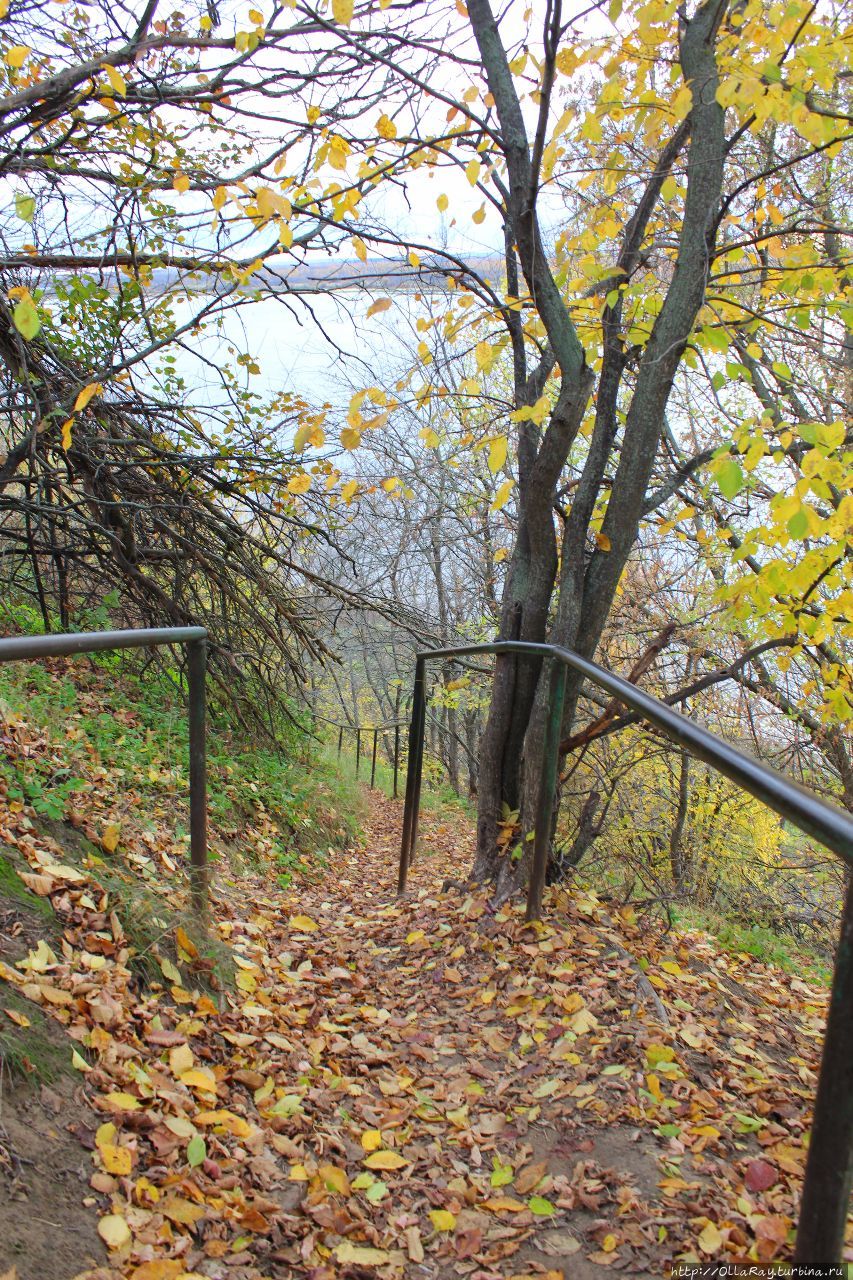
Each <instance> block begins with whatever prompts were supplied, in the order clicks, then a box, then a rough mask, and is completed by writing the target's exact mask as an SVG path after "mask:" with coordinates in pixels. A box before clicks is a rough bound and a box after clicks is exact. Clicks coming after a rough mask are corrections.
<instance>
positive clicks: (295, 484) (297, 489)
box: [287, 471, 311, 493]
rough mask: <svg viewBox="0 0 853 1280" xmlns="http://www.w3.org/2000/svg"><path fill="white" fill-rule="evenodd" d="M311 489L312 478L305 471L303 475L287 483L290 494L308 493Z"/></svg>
mask: <svg viewBox="0 0 853 1280" xmlns="http://www.w3.org/2000/svg"><path fill="white" fill-rule="evenodd" d="M310 488H311V477H310V476H309V475H306V474H305V472H304V471H303V472H302V474H301V475H299V476H294V477H293V479H292V480H288V482H287V492H288V493H307V492H308V490H309V489H310Z"/></svg>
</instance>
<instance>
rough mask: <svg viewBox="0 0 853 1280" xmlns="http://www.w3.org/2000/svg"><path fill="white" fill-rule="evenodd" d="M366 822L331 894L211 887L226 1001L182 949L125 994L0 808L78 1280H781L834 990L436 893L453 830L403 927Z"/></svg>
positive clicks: (120, 950)
mask: <svg viewBox="0 0 853 1280" xmlns="http://www.w3.org/2000/svg"><path fill="white" fill-rule="evenodd" d="M370 803H371V817H370V823H369V827H368V838H367V840H366V842H365V843H366V847H365V848H352V849H349V850H347V851H345V852H344V853H342V854H340V855H338V860H337V863H336V865H335V866H334V867H333V868H332V869H331V870H330V872H329V875H328V878H327V879H325V880H323V881H320V882H316V881H309V880H305V881H301V880H300V881H297V882H295V883H294V884H292V885H291V886H290V887H289V888H288V889H286V890H280V889H278V888H276V887H274V885H273V884H272V882H271V881H270V880H268V879H264V878H262V877H261V876H254V877H251V876H250V877H247V878H243V879H241V880H239V881H229V879H228V876H227V874H223V875H222V876H221V877H220V880H221V883H220V885H219V887H218V889H217V893H216V894H215V896H214V909H213V916H212V920H211V929H212V931H213V932H214V933H215V934H216V935H217V936H218V938H219V939H221V941H222V943H223V944H225V945H227V946H228V947H229V948H230V949H231V953H232V955H233V959H234V963H235V974H236V978H235V983H234V986H233V988H231V989H227V990H224V991H220V992H217V991H215V990H213V989H211V985H210V982H209V981H208V979H209V974H208V973H206V972H205V971H204V967H203V965H200V964H199V959H198V951H197V949H196V948H195V946H194V944H193V943H192V941H191V939H190V938H189V937H188V936H187V934H186V932H185V931H184V930H182V929H180V928H179V929H178V930H177V936H176V937H175V939H174V945H175V954H176V957H177V960H178V963H173V962H172V961H171V960H169V959H168V958H167V956H166V955H165V953H164V955H163V956H162V957H161V960H160V967H161V970H162V982H161V983H159V984H157V983H155V984H154V985H153V986H152V987H151V988H149V989H146V990H143V989H140V984H139V982H138V981H137V980H136V978H135V976H134V973H133V971H132V968H131V958H132V956H131V949H130V947H129V944H128V941H127V939H126V937H125V936H124V934H123V931H122V928H121V925H120V923H119V920H118V918H117V916H116V914H115V912H114V911H112V910H111V907H110V902H109V897H108V894H107V893H105V892H104V891H103V890H102V888H101V887H100V886H99V884H98V879H97V871H98V868H97V865H94V866H92V867H91V868H89V869H84V870H82V871H81V870H79V869H77V868H74V867H68V866H66V865H65V864H64V863H63V862H62V856H61V850H60V849H59V848H58V846H57V845H56V844H55V842H53V841H52V840H51V839H50V838H47V837H40V836H39V835H38V834H37V833H36V832H34V830H33V828H32V825H31V824H30V823H29V822H27V820H26V819H25V818H23V817H22V815H21V814H20V813H19V812H11V811H7V810H0V838H2V839H3V840H5V841H6V842H7V843H8V844H10V845H14V846H15V847H17V849H18V850H19V851H20V853H21V854H22V855H23V856H24V858H25V859H26V861H27V862H28V864H29V866H30V868H31V875H30V876H29V877H28V878H29V881H30V884H31V887H32V888H33V891H34V892H36V893H38V894H40V895H41V896H44V897H47V898H49V899H50V901H51V903H52V906H53V907H54V909H55V911H56V912H57V915H58V917H59V920H60V922H61V925H62V929H63V933H62V940H61V945H59V946H58V945H56V943H54V945H53V946H48V944H47V943H46V942H40V943H39V944H38V946H37V947H35V948H33V949H31V950H30V952H29V954H28V955H27V957H25V958H24V959H23V960H21V961H19V962H18V963H17V964H16V965H7V964H2V965H0V979H2V980H3V981H4V982H5V983H7V984H9V985H10V986H13V987H15V988H16V990H17V991H18V993H19V994H22V995H24V996H26V997H28V998H29V999H31V1000H34V1001H36V1002H38V1003H39V1004H41V1005H42V1006H44V1008H45V1009H46V1010H47V1011H49V1012H50V1014H51V1015H52V1016H53V1017H54V1018H56V1019H57V1020H58V1021H59V1022H61V1023H62V1024H63V1025H64V1026H65V1028H66V1030H67V1031H68V1033H69V1035H70V1036H71V1037H72V1038H73V1039H74V1040H75V1042H77V1043H78V1044H79V1046H80V1049H79V1052H76V1053H75V1056H74V1064H75V1066H76V1068H77V1069H78V1070H79V1071H80V1075H81V1080H83V1081H84V1082H85V1086H86V1090H87V1093H88V1095H89V1098H90V1102H91V1106H92V1109H93V1113H94V1118H93V1120H92V1126H91V1133H90V1135H89V1136H90V1139H91V1141H90V1142H89V1143H88V1144H87V1145H89V1146H90V1147H91V1151H92V1155H91V1159H92V1168H91V1177H90V1187H91V1192H92V1195H93V1196H94V1197H96V1200H97V1204H98V1206H99V1215H100V1217H99V1227H98V1230H99V1234H100V1237H101V1239H102V1240H103V1242H104V1246H105V1251H106V1258H107V1261H106V1263H105V1265H104V1266H102V1267H99V1268H98V1269H97V1270H96V1271H89V1272H84V1273H81V1276H85V1277H86V1278H87V1280H113V1278H115V1280H118V1277H130V1278H131V1280H179V1278H181V1280H190V1278H193V1280H195V1278H196V1277H208V1278H209V1280H218V1278H219V1277H222V1278H223V1280H224V1278H225V1277H231V1278H233V1280H260V1278H262V1277H268V1278H271V1277H290V1276H292V1277H307V1278H310V1280H332V1277H341V1276H343V1277H365V1276H377V1277H380V1278H383V1280H384V1278H387V1280H394V1278H395V1277H402V1276H412V1277H415V1276H420V1277H423V1276H435V1277H455V1276H460V1277H470V1278H471V1280H510V1278H512V1280H528V1278H532V1277H545V1278H546V1280H564V1278H565V1280H568V1276H569V1274H571V1276H572V1277H580V1278H581V1280H583V1277H585V1276H593V1275H598V1274H600V1273H601V1272H602V1269H606V1270H609V1271H612V1272H614V1273H618V1272H621V1273H624V1274H627V1275H629V1276H632V1277H635V1276H636V1277H639V1276H644V1275H648V1276H659V1275H661V1274H664V1272H665V1271H666V1269H667V1268H668V1266H669V1265H670V1264H671V1263H672V1262H673V1261H674V1260H676V1259H678V1260H684V1261H708V1260H710V1259H713V1260H715V1261H722V1260H724V1259H726V1258H743V1257H746V1256H749V1257H751V1258H753V1259H754V1260H756V1261H758V1262H768V1261H771V1260H778V1259H782V1258H786V1257H789V1256H790V1251H791V1243H792V1239H793V1226H794V1221H795V1212H796V1201H797V1195H798V1187H799V1183H800V1180H801V1177H802V1171H803V1164H804V1154H805V1150H804V1147H805V1141H806V1139H807V1128H808V1123H809V1110H810V1105H811V1101H812V1099H813V1096H814V1089H815V1083H816V1069H817V1061H818V1053H819V1047H820V1038H821V1034H822V1027H823V1019H824V1016H825V1007H826V993H825V991H823V990H822V989H820V988H818V987H812V986H810V985H809V984H807V983H805V982H803V981H801V980H799V979H798V978H794V977H791V976H790V975H787V974H784V973H782V972H781V971H778V970H776V969H774V968H772V967H770V966H766V965H763V964H760V963H758V962H756V961H755V960H753V959H752V958H751V957H746V956H744V957H731V956H724V955H722V954H720V953H719V951H718V950H717V949H716V948H715V947H714V945H713V942H712V940H711V939H709V938H707V937H706V936H705V935H702V934H699V933H691V934H689V935H681V936H678V935H671V934H670V935H666V934H664V933H662V932H661V931H660V930H659V928H658V927H657V926H654V925H652V924H650V923H648V922H643V921H638V920H636V919H635V918H634V916H633V913H632V912H631V911H624V912H621V913H620V912H618V910H614V908H613V905H612V904H609V903H603V902H601V901H599V900H598V899H597V898H596V897H595V896H594V895H590V894H582V893H568V892H565V891H554V892H553V893H552V897H551V899H550V901H549V903H548V907H547V918H546V923H545V924H544V925H542V926H525V925H524V923H523V919H522V915H521V912H520V910H519V907H518V906H517V905H510V906H507V907H505V908H504V909H502V910H500V911H498V912H497V913H495V912H493V911H492V910H491V908H490V906H489V904H488V902H487V900H486V897H485V895H484V894H483V893H482V892H481V891H471V892H468V891H467V890H464V889H463V890H461V891H460V890H459V889H458V888H457V887H453V888H452V889H450V890H448V891H443V890H442V889H441V887H440V886H441V885H442V884H443V883H445V882H446V881H447V879H448V877H455V879H456V880H458V879H459V878H460V876H462V875H464V872H465V870H466V865H467V861H468V858H469V856H470V838H471V837H470V830H469V828H468V825H467V823H466V822H465V821H464V820H463V819H462V818H461V817H459V816H451V817H449V818H448V817H447V815H444V817H443V818H438V817H435V816H430V815H426V816H425V817H424V821H423V824H422V829H423V835H422V848H423V854H422V855H420V856H419V858H418V861H417V863H416V865H415V867H414V868H413V873H412V879H411V889H410V892H409V894H408V895H407V896H406V897H405V898H403V899H402V900H399V901H398V900H396V899H395V896H394V885H395V877H396V870H395V860H396V850H397V839H398V829H399V820H400V810H399V806H398V805H396V804H393V803H392V802H390V801H387V800H386V799H385V798H384V797H382V796H380V795H378V794H376V793H372V794H371V800H370ZM122 839H123V842H124V841H125V839H126V840H127V842H129V843H130V844H132V839H133V837H132V835H131V834H130V833H128V834H127V836H126V837H125V835H124V834H123V837H122ZM641 958H642V961H643V963H642V967H641V966H640V963H639V961H640V959H641ZM194 966H195V968H194ZM649 984H651V986H652V987H653V989H654V991H655V993H656V995H657V998H658V999H657V1001H656V1002H651V1001H649V1000H648V999H647V998H646V994H645V993H646V991H647V989H648V986H649ZM0 990H2V989H0ZM0 1003H2V1002H0ZM656 1005H657V1006H658V1007H656ZM660 1008H662V1009H663V1010H664V1011H665V1014H666V1019H667V1023H668V1025H666V1024H664V1023H663V1022H662V1021H661V1019H660V1014H659V1009H660ZM10 1274H11V1273H10Z"/></svg>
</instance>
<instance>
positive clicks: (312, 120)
mask: <svg viewBox="0 0 853 1280" xmlns="http://www.w3.org/2000/svg"><path fill="white" fill-rule="evenodd" d="M305 114H306V116H307V117H308V123H309V124H316V123H317V121H318V120H319V119H320V108H319V107H309V108H308V110H307V111H306V112H305Z"/></svg>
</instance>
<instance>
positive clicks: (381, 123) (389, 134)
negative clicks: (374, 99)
mask: <svg viewBox="0 0 853 1280" xmlns="http://www.w3.org/2000/svg"><path fill="white" fill-rule="evenodd" d="M376 132H377V133H378V134H379V136H380V138H384V139H385V141H386V142H393V141H394V139H395V138H396V136H397V126H396V125H395V123H394V121H393V120H392V119H391V117H390V116H386V115H384V114H383V115H381V116H380V117H379V120H378V122H377V125H376Z"/></svg>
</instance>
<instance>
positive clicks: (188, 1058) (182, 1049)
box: [169, 1044, 195, 1076]
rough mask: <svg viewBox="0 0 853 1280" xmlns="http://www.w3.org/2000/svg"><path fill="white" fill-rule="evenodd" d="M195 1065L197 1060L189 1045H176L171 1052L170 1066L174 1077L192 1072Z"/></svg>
mask: <svg viewBox="0 0 853 1280" xmlns="http://www.w3.org/2000/svg"><path fill="white" fill-rule="evenodd" d="M194 1065H195V1058H194V1056H193V1051H192V1049H191V1048H190V1047H189V1045H188V1044H176V1045H175V1047H174V1049H170V1050H169V1066H170V1068H171V1071H172V1075H173V1076H180V1075H181V1074H182V1073H183V1072H184V1071H190V1070H191V1069H192V1067H193V1066H194Z"/></svg>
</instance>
